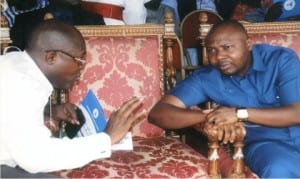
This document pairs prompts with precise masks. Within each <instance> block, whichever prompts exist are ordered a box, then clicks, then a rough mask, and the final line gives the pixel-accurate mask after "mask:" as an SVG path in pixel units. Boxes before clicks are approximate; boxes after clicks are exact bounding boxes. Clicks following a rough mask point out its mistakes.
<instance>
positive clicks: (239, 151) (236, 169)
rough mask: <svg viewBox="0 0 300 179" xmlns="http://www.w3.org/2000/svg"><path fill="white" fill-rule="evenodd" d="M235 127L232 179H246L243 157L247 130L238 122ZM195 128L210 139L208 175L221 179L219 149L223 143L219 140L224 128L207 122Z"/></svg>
mask: <svg viewBox="0 0 300 179" xmlns="http://www.w3.org/2000/svg"><path fill="white" fill-rule="evenodd" d="M231 125H234V128H235V132H236V138H235V141H233V148H234V151H233V155H232V159H233V165H232V166H231V168H232V171H231V174H230V176H229V177H230V178H245V172H244V168H245V165H244V156H243V146H244V144H243V141H244V137H245V135H246V130H245V127H244V125H243V123H242V122H236V123H233V124H231ZM194 128H195V129H196V130H197V131H199V132H202V133H203V134H204V135H206V136H207V138H208V150H209V151H208V159H209V166H208V174H209V175H210V177H211V178H221V174H220V169H219V153H218V149H219V147H220V145H222V141H219V140H218V133H219V132H220V131H222V130H223V128H221V127H218V126H212V125H210V124H208V123H206V122H204V123H200V124H197V125H195V126H194Z"/></svg>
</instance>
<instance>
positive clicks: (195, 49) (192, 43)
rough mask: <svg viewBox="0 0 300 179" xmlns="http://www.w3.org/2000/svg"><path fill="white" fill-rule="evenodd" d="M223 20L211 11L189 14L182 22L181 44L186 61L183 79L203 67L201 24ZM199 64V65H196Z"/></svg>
mask: <svg viewBox="0 0 300 179" xmlns="http://www.w3.org/2000/svg"><path fill="white" fill-rule="evenodd" d="M221 20H222V17H221V16H219V15H218V14H217V13H215V12H213V11H209V10H195V11H192V12H190V13H189V14H187V15H186V16H185V17H184V19H183V20H182V22H181V25H180V30H181V42H182V47H183V52H184V57H185V58H184V59H183V60H182V61H181V69H182V70H181V73H182V78H185V76H186V75H188V74H190V73H191V72H193V71H194V70H195V69H198V68H200V67H201V66H202V65H203V59H202V57H203V56H204V55H202V54H203V53H204V52H203V51H202V46H203V45H204V44H202V43H203V41H202V39H201V36H199V33H200V31H199V30H200V28H199V27H200V26H199V25H201V24H215V23H217V22H219V21H221ZM190 49H192V50H190ZM193 63H197V64H198V65H194V64H193Z"/></svg>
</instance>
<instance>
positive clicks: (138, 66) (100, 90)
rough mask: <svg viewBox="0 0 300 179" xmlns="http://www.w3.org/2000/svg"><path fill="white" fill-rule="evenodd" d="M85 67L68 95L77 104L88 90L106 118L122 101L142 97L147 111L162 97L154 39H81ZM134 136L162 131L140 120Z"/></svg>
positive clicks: (160, 60)
mask: <svg viewBox="0 0 300 179" xmlns="http://www.w3.org/2000/svg"><path fill="white" fill-rule="evenodd" d="M85 40H86V45H87V49H88V51H87V56H86V59H87V65H86V67H85V69H84V71H83V73H82V80H80V81H79V83H78V84H77V85H75V86H74V87H73V88H72V90H71V91H70V93H69V100H70V101H71V102H72V103H75V104H79V103H80V102H81V101H82V98H83V97H84V96H85V94H86V92H87V91H88V89H92V90H93V91H94V93H95V94H96V96H97V97H98V99H99V101H100V103H101V105H102V106H103V108H104V113H105V115H106V117H107V118H109V116H110V114H111V113H112V111H113V110H115V109H118V108H119V106H121V104H122V103H123V102H124V101H127V100H128V99H130V98H132V97H133V96H139V97H142V98H143V99H144V100H143V101H144V104H143V105H144V108H145V109H147V110H149V109H150V108H151V107H152V106H153V105H154V103H155V102H156V101H158V100H159V98H160V97H161V95H162V94H163V90H164V89H163V84H162V83H163V57H162V55H161V54H160V52H159V50H160V49H162V42H160V39H159V38H158V37H157V36H151V35H150V36H144V37H142V36H141V37H130V36H129V37H85ZM133 134H134V135H138V136H147V137H151V136H162V134H163V130H162V129H160V128H158V127H156V126H154V125H152V124H150V123H148V122H147V120H146V119H143V121H141V122H140V123H139V124H138V125H135V127H134V128H133Z"/></svg>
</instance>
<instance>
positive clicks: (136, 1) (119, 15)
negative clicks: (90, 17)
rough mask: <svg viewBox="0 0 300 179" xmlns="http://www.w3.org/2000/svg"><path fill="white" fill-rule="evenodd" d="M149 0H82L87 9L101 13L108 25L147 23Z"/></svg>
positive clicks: (82, 4)
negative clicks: (146, 4) (147, 4)
mask: <svg viewBox="0 0 300 179" xmlns="http://www.w3.org/2000/svg"><path fill="white" fill-rule="evenodd" d="M148 1H149V0H129V1H126V0H82V2H81V7H82V8H83V9H85V10H86V11H90V12H94V13H97V14H100V15H102V16H103V18H104V22H105V24H106V25H125V24H128V25H137V24H144V23H146V16H147V10H146V8H145V6H144V4H145V3H146V2H148Z"/></svg>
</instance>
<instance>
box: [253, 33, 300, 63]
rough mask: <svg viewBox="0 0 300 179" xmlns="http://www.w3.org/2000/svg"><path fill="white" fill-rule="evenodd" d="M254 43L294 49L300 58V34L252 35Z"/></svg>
mask: <svg viewBox="0 0 300 179" xmlns="http://www.w3.org/2000/svg"><path fill="white" fill-rule="evenodd" d="M250 38H251V40H252V41H253V42H254V43H268V44H271V45H280V46H284V47H289V48H291V49H293V50H294V51H295V52H296V53H297V54H298V56H299V57H300V46H299V42H300V32H286V33H283V32H282V33H256V34H250Z"/></svg>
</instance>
